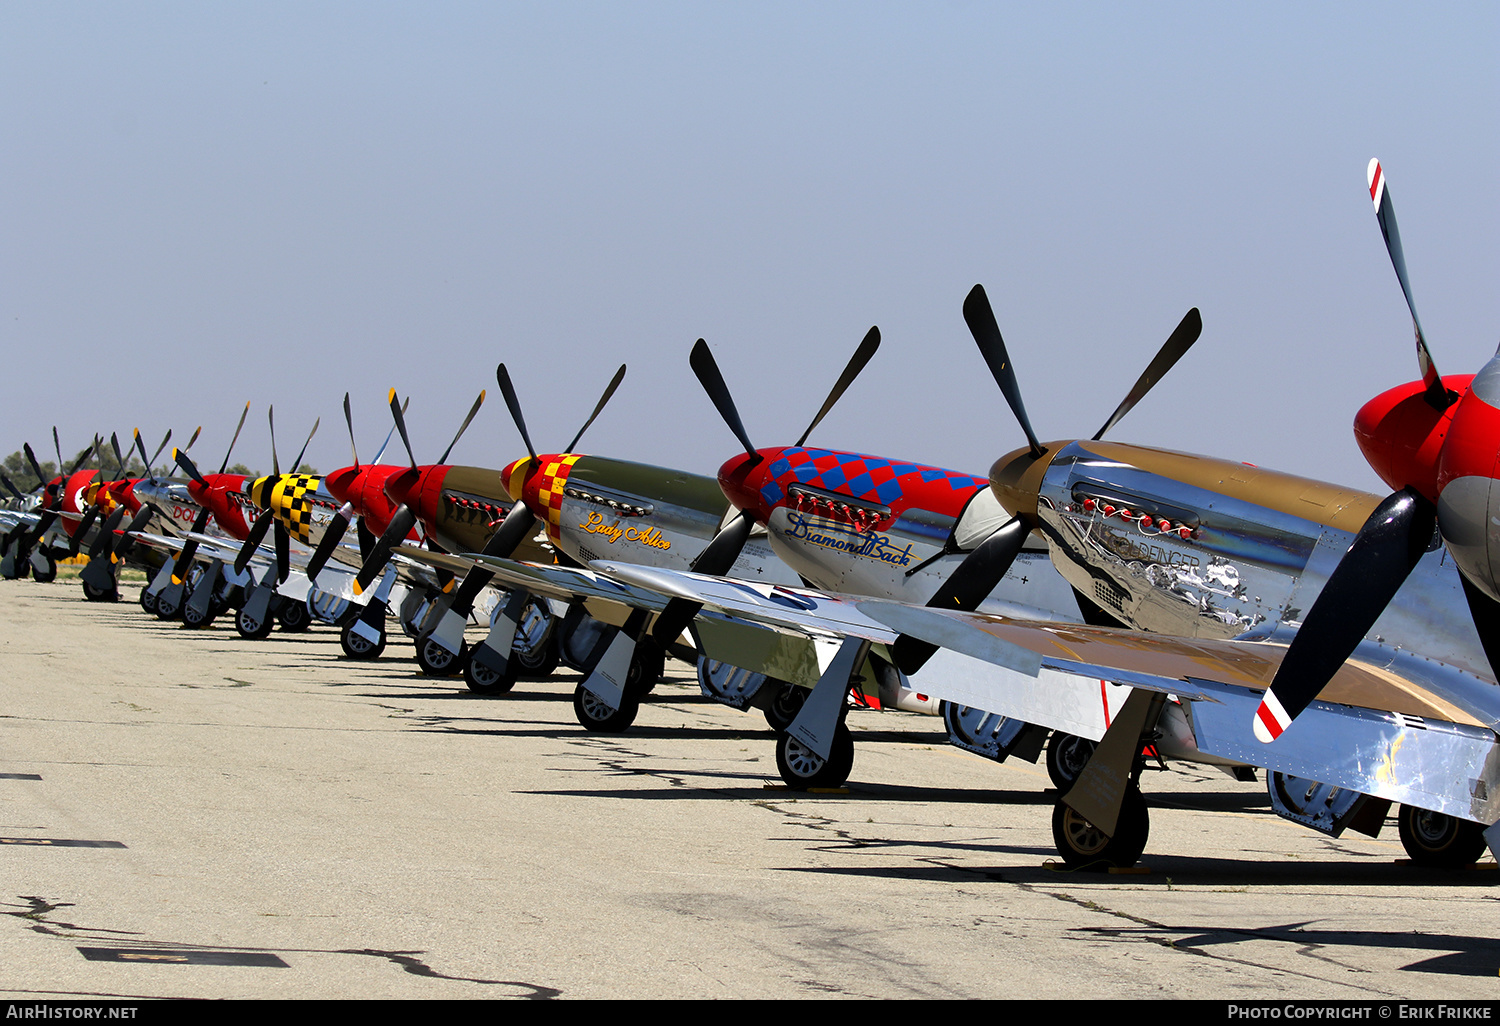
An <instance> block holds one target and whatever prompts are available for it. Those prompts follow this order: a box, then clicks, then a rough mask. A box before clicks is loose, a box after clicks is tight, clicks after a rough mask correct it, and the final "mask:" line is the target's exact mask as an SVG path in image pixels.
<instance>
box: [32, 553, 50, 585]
mask: <svg viewBox="0 0 1500 1026" xmlns="http://www.w3.org/2000/svg"><path fill="white" fill-rule="evenodd" d="M42 555H44V556H46V558H47V569H45V570H38V569H37V568H36V567H34V566H32V565H31V560H30V559H28V560H27V561H26V566H27V568H28V569H30V570H31V579H32V580H33V581H35V582H36V583H38V584H51V583H52V582H53V581H55V580H57V560H55V559H53V558H52V557H51V556H47V554H46V553H42Z"/></svg>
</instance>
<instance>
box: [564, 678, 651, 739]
mask: <svg viewBox="0 0 1500 1026" xmlns="http://www.w3.org/2000/svg"><path fill="white" fill-rule="evenodd" d="M640 711H641V700H640V699H639V698H636V697H635V696H634V695H632V694H631V693H630V692H629V691H626V692H625V697H624V699H623V700H622V702H621V705H620V708H618V709H616V708H615V707H614V706H612V705H609V704H607V703H606V702H605V701H604V700H603V699H601V698H600V697H599V696H598V695H596V694H594V693H593V692H592V691H590V690H589V689H588V688H586V687H584V686H583V685H582V684H580V685H578V686H577V687H576V688H574V689H573V715H574V716H576V717H578V722H579V723H580V724H582V725H583V728H584V729H585V730H593V731H598V732H600V733H603V734H618V733H619V732H620V731H622V730H624V729H626V728H627V727H629V726H630V725H631V724H632V723H634V722H635V717H636V714H637V713H639V712H640Z"/></svg>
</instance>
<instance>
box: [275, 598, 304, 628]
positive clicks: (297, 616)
mask: <svg viewBox="0 0 1500 1026" xmlns="http://www.w3.org/2000/svg"><path fill="white" fill-rule="evenodd" d="M276 619H277V620H279V621H281V629H282V630H284V631H286V632H287V633H288V634H301V633H302V632H303V631H305V630H307V629H308V628H309V627H311V626H312V611H311V610H310V609H308V608H307V603H306V602H286V603H283V604H282V607H281V612H280V613H278V614H277V615H276Z"/></svg>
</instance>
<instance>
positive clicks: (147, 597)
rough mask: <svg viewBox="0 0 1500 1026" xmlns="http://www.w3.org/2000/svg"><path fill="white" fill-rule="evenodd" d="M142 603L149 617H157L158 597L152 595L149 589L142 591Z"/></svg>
mask: <svg viewBox="0 0 1500 1026" xmlns="http://www.w3.org/2000/svg"><path fill="white" fill-rule="evenodd" d="M140 603H141V608H142V609H144V610H145V611H146V613H147V614H148V615H150V616H155V615H156V596H155V595H153V594H151V591H150V589H149V588H142V589H141V597H140Z"/></svg>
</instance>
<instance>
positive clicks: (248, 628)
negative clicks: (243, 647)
mask: <svg viewBox="0 0 1500 1026" xmlns="http://www.w3.org/2000/svg"><path fill="white" fill-rule="evenodd" d="M274 626H276V621H275V620H273V619H272V618H271V614H270V613H269V612H268V613H266V616H265V619H264V620H257V619H256V618H255V617H253V616H251V615H250V614H249V613H247V612H245V611H244V610H243V609H241V610H239V611H238V612H237V613H235V614H234V629H235V630H237V631H239V632H240V637H242V638H245V639H246V640H248V641H259V640H261V639H262V638H269V637H270V636H271V628H272V627H274Z"/></svg>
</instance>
